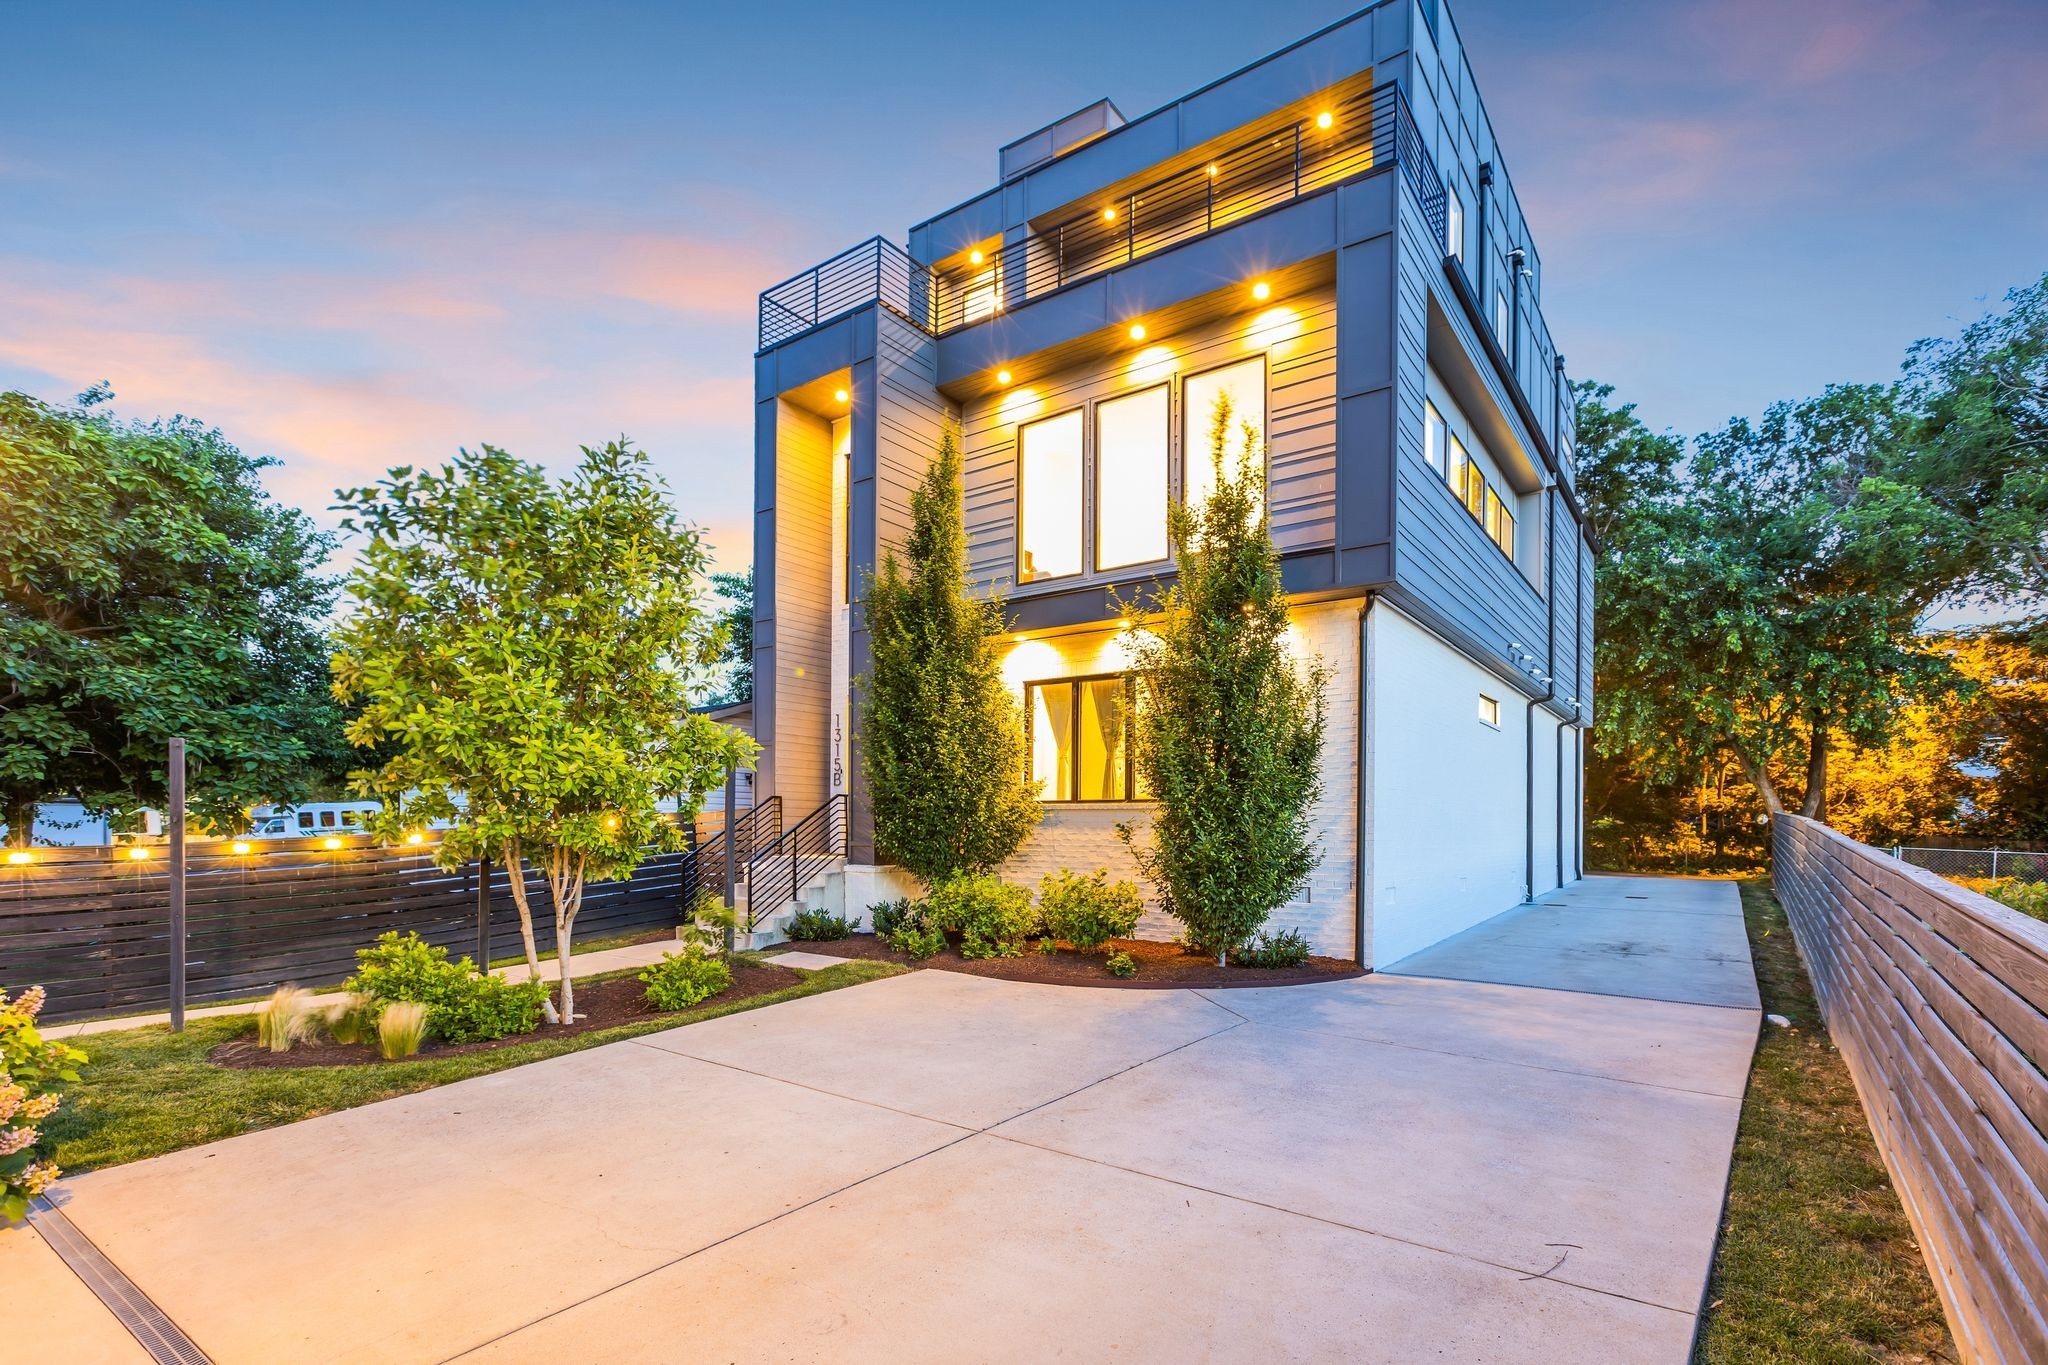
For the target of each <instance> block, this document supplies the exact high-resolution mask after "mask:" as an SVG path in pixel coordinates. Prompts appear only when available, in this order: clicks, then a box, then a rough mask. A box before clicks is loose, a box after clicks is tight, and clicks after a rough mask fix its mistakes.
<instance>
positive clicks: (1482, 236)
mask: <svg viewBox="0 0 2048 1365" xmlns="http://www.w3.org/2000/svg"><path fill="white" fill-rule="evenodd" d="M1492 185H1493V163H1492V162H1491V161H1482V162H1480V163H1479V311H1480V316H1481V317H1484V316H1486V273H1487V272H1486V267H1487V263H1488V261H1489V260H1490V259H1491V257H1492V256H1493V243H1492V242H1491V241H1490V240H1488V238H1487V236H1486V191H1487V190H1488V189H1489V188H1491V187H1492Z"/></svg>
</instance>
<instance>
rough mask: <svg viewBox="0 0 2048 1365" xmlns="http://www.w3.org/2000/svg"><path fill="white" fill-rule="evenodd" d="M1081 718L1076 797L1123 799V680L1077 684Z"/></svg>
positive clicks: (1101, 679)
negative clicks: (1079, 690) (1079, 694)
mask: <svg viewBox="0 0 2048 1365" xmlns="http://www.w3.org/2000/svg"><path fill="white" fill-rule="evenodd" d="M1080 687H1081V698H1080V701H1081V717H1080V723H1079V725H1078V726H1077V727H1076V733H1077V737H1078V739H1079V743H1078V745H1077V746H1076V747H1077V749H1078V751H1079V752H1078V761H1077V762H1076V765H1075V766H1076V769H1077V771H1076V772H1075V779H1076V783H1077V785H1076V789H1075V798H1076V799H1077V800H1081V801H1121V800H1123V799H1124V775H1125V770H1126V762H1125V760H1126V753H1125V749H1124V690H1125V685H1124V680H1123V679H1122V678H1093V679H1090V680H1089V681H1087V682H1084V683H1082V684H1081V685H1080Z"/></svg>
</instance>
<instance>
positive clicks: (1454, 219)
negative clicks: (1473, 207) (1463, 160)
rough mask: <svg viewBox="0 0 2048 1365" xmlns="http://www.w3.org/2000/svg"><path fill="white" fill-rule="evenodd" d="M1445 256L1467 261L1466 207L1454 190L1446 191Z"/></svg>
mask: <svg viewBox="0 0 2048 1365" xmlns="http://www.w3.org/2000/svg"><path fill="white" fill-rule="evenodd" d="M1444 255H1446V256H1455V257H1457V258H1458V259H1459V260H1461V261H1462V260H1464V259H1465V205H1464V204H1463V203H1461V202H1460V201H1459V199H1458V192H1457V191H1456V190H1454V189H1448V188H1447V189H1445V190H1444Z"/></svg>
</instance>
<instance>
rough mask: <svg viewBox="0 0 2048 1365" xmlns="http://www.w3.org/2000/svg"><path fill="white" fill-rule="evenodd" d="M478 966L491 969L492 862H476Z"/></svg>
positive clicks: (484, 969) (485, 969)
mask: <svg viewBox="0 0 2048 1365" xmlns="http://www.w3.org/2000/svg"><path fill="white" fill-rule="evenodd" d="M476 966H477V970H478V971H482V972H487V971H489V970H490V969H491V860H490V859H489V858H478V859H477V860H476Z"/></svg>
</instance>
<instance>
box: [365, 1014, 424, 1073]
mask: <svg viewBox="0 0 2048 1365" xmlns="http://www.w3.org/2000/svg"><path fill="white" fill-rule="evenodd" d="M426 1040H427V1007H426V1006H425V1005H422V1004H420V1003H419V1002H417V1001H414V1000H396V1001H393V1002H392V1003H391V1004H388V1005H386V1006H385V1007H384V1011H383V1013H381V1014H379V1015H378V1016H377V1055H379V1056H380V1057H382V1058H383V1059H384V1060H385V1061H387V1062H395V1061H399V1060H401V1059H402V1058H406V1057H410V1056H412V1055H413V1054H414V1053H415V1052H418V1051H419V1050H420V1044H421V1043H424V1042H425V1041H426Z"/></svg>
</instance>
